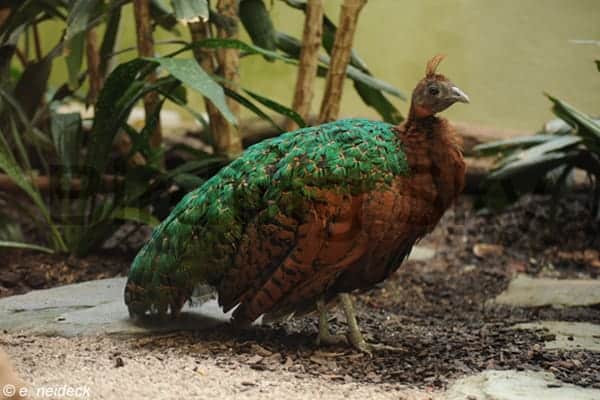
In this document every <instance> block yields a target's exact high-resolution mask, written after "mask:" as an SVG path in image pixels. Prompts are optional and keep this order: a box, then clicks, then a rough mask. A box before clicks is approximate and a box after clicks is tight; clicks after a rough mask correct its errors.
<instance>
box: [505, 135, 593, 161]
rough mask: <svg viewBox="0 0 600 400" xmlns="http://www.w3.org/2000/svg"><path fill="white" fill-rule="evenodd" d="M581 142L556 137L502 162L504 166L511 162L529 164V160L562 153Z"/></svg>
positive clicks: (577, 139)
mask: <svg viewBox="0 0 600 400" xmlns="http://www.w3.org/2000/svg"><path fill="white" fill-rule="evenodd" d="M581 142H582V139H581V138H580V137H579V136H574V135H566V136H556V137H555V138H554V139H552V140H548V141H546V142H543V143H541V144H538V145H535V146H532V147H530V148H528V149H526V150H522V151H517V152H514V153H512V154H511V155H510V156H509V157H507V158H506V159H505V160H504V162H503V163H504V164H505V165H507V166H508V165H509V164H512V163H513V162H523V163H525V162H529V160H532V159H537V158H538V157H541V156H543V155H545V154H547V153H552V152H556V151H559V150H560V151H564V150H566V149H568V148H570V147H573V146H575V145H577V144H579V143H581Z"/></svg>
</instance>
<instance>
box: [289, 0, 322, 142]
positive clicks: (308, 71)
mask: <svg viewBox="0 0 600 400" xmlns="http://www.w3.org/2000/svg"><path fill="white" fill-rule="evenodd" d="M322 36H323V0H309V1H308V3H307V4H306V18H305V19H304V32H303V34H302V50H301V51H300V66H299V67H298V76H297V79H296V89H295V91H294V101H293V103H292V109H293V110H295V111H296V112H297V113H298V114H299V115H300V116H301V117H302V119H304V120H305V121H306V120H307V119H308V117H309V115H310V106H311V103H312V99H313V96H314V84H315V80H316V78H317V67H318V64H319V48H320V47H321V38H322ZM297 128H298V124H296V122H295V121H294V120H292V119H288V120H287V121H286V124H285V129H286V130H288V131H292V130H294V129H297Z"/></svg>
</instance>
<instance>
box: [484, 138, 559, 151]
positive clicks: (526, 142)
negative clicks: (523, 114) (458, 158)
mask: <svg viewBox="0 0 600 400" xmlns="http://www.w3.org/2000/svg"><path fill="white" fill-rule="evenodd" d="M554 139H556V136H555V135H533V136H521V137H517V138H514V139H504V140H498V141H495V142H491V143H484V144H480V145H477V146H475V147H474V148H473V151H475V152H476V153H477V154H478V155H480V156H489V155H494V154H496V153H500V152H505V151H508V150H514V149H515V148H519V147H530V146H535V145H538V144H541V143H546V142H548V141H550V140H554Z"/></svg>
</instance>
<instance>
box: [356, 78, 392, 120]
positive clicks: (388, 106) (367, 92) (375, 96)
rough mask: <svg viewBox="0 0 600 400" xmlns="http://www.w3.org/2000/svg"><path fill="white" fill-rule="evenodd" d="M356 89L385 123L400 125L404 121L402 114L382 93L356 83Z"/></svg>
mask: <svg viewBox="0 0 600 400" xmlns="http://www.w3.org/2000/svg"><path fill="white" fill-rule="evenodd" d="M354 89H355V90H356V92H357V93H358V95H359V96H360V98H361V99H362V101H363V102H364V103H365V104H366V105H367V106H369V107H373V108H374V109H375V110H376V111H377V112H378V113H379V115H381V118H383V120H384V121H385V122H389V123H390V124H399V123H401V122H402V121H404V117H403V116H402V113H401V112H400V111H399V110H398V109H397V108H396V107H395V106H394V105H393V104H392V103H391V102H390V101H389V100H388V99H387V98H386V97H385V96H384V95H383V93H381V91H379V90H376V89H373V88H371V87H369V86H368V85H366V84H364V83H362V82H359V81H355V82H354Z"/></svg>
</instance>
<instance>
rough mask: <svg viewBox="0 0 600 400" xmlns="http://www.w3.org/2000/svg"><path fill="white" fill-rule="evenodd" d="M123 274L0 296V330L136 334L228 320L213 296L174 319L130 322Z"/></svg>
mask: <svg viewBox="0 0 600 400" xmlns="http://www.w3.org/2000/svg"><path fill="white" fill-rule="evenodd" d="M125 282H126V278H112V279H103V280H98V281H90V282H84V283H78V284H74V285H66V286H60V287H56V288H52V289H45V290H35V291H32V292H29V293H27V294H24V295H20V296H13V297H7V298H4V299H0V330H6V331H8V332H22V333H28V334H38V335H58V336H77V335H98V334H125V335H127V334H141V333H151V332H165V331H173V330H200V329H209V328H214V327H215V326H217V325H219V324H221V323H223V322H225V321H228V320H229V317H230V314H224V313H223V312H222V311H221V309H220V308H219V306H218V304H217V302H216V300H209V301H207V302H206V303H204V304H202V305H201V306H199V307H194V308H191V307H189V306H187V305H186V306H185V307H184V309H183V311H182V314H181V317H180V318H178V319H177V320H170V319H165V320H160V321H158V320H153V321H134V320H132V319H130V318H129V313H128V311H127V307H126V306H125V303H124V302H123V290H124V287H125Z"/></svg>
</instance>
